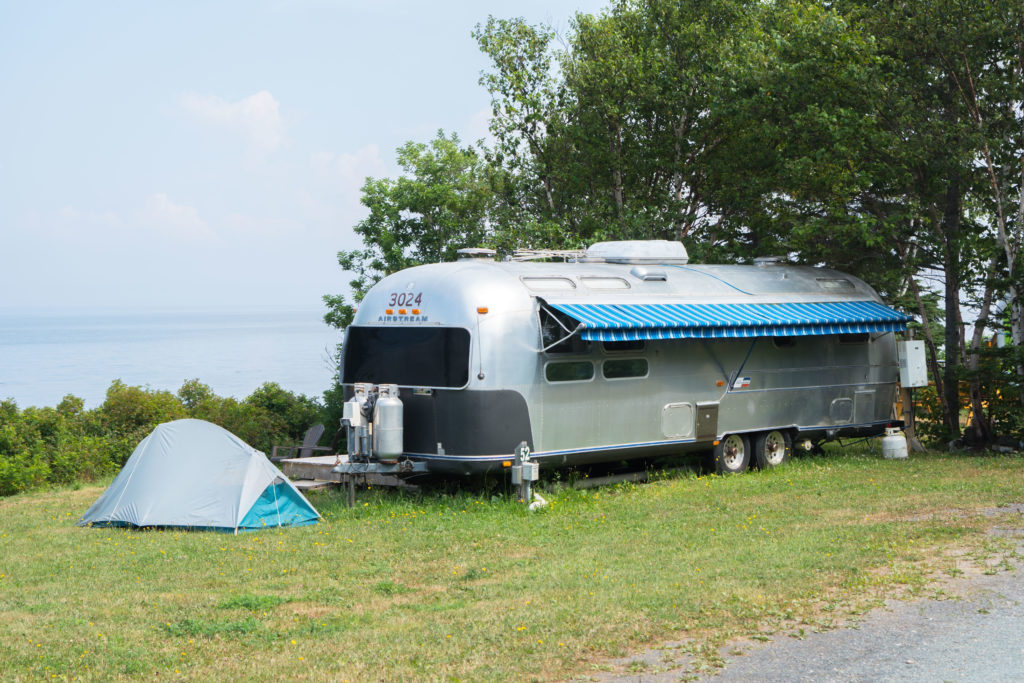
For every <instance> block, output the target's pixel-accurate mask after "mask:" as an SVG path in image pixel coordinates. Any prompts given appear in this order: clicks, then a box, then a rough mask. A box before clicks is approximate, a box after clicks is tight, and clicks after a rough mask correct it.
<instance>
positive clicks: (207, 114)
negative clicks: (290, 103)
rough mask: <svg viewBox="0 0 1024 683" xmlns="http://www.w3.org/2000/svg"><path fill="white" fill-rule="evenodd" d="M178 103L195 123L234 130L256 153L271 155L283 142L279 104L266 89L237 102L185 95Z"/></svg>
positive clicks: (212, 96)
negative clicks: (263, 152) (261, 152)
mask: <svg viewBox="0 0 1024 683" xmlns="http://www.w3.org/2000/svg"><path fill="white" fill-rule="evenodd" d="M178 104H179V105H180V106H181V107H182V109H184V110H185V111H186V112H188V113H189V114H190V115H192V116H193V117H194V118H195V119H196V120H198V121H201V122H203V123H206V124H209V125H214V126H222V127H225V128H229V129H231V130H234V131H236V132H237V133H239V134H240V135H242V136H243V137H244V138H245V139H246V140H248V141H249V143H250V144H252V145H253V146H254V147H256V148H258V149H260V150H264V151H268V152H271V151H274V150H276V149H278V148H279V147H280V146H281V145H282V144H283V143H284V139H285V135H284V119H282V118H281V111H280V109H281V107H280V104H279V103H278V101H277V100H276V99H275V98H274V96H273V95H271V94H270V93H269V92H267V91H266V90H261V91H259V92H258V93H256V94H255V95H249V97H246V98H244V99H242V100H239V101H238V102H228V101H226V100H224V99H221V98H220V97H217V96H216V95H199V94H196V93H185V94H183V95H182V96H181V97H180V98H178Z"/></svg>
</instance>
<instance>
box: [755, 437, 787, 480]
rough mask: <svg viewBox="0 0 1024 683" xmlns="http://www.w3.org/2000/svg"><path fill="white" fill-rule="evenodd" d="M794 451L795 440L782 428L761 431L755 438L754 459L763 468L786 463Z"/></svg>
mask: <svg viewBox="0 0 1024 683" xmlns="http://www.w3.org/2000/svg"><path fill="white" fill-rule="evenodd" d="M792 453H793V440H792V439H791V438H790V436H789V433H788V432H786V431H785V430H781V429H773V430H772V431H770V432H761V433H760V434H758V435H757V438H756V439H754V460H755V462H756V463H757V467H758V468H759V469H762V470H767V469H771V468H772V467H778V466H779V465H784V464H785V463H786V462H787V461H788V460H789V457H790V455H792Z"/></svg>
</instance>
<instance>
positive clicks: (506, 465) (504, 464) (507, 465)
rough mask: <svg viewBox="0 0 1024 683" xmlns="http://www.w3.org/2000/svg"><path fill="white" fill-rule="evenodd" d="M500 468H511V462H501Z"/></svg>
mask: <svg viewBox="0 0 1024 683" xmlns="http://www.w3.org/2000/svg"><path fill="white" fill-rule="evenodd" d="M501 466H502V467H512V461H511V460H503V461H502V463H501Z"/></svg>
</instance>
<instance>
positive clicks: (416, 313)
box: [412, 308, 420, 315]
mask: <svg viewBox="0 0 1024 683" xmlns="http://www.w3.org/2000/svg"><path fill="white" fill-rule="evenodd" d="M412 314H413V315H419V314H420V309H418V308H414V309H412Z"/></svg>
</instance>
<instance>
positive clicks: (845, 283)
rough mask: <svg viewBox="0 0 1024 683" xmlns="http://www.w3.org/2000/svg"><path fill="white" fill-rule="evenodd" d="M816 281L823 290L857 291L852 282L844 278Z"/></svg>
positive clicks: (826, 278)
mask: <svg viewBox="0 0 1024 683" xmlns="http://www.w3.org/2000/svg"><path fill="white" fill-rule="evenodd" d="M815 280H817V281H818V286H819V287H821V288H822V289H856V287H854V285H853V283H852V282H850V281H849V280H847V279H846V278H842V277H837V278H831V277H818V278H815Z"/></svg>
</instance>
